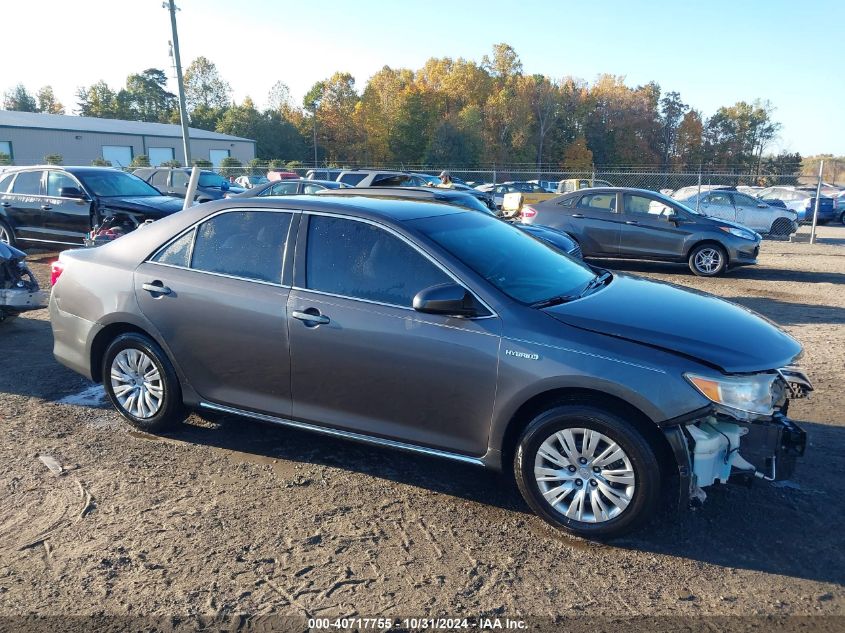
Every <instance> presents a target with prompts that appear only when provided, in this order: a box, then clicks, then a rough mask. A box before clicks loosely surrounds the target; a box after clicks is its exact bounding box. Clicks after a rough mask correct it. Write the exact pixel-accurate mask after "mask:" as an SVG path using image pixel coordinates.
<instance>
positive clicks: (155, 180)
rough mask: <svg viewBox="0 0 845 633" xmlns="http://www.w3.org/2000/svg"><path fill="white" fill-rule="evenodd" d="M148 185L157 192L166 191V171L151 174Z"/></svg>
mask: <svg viewBox="0 0 845 633" xmlns="http://www.w3.org/2000/svg"><path fill="white" fill-rule="evenodd" d="M150 184H151V185H152V186H153V187H155V188H156V189H158V190H159V191H166V190H167V170H160V171H157V172H155V173H154V174H153V177H152V178H150Z"/></svg>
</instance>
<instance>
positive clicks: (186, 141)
mask: <svg viewBox="0 0 845 633" xmlns="http://www.w3.org/2000/svg"><path fill="white" fill-rule="evenodd" d="M161 6H162V7H164V8H165V9H168V10H169V11H170V29H171V30H172V31H173V61H174V63H175V64H176V85H177V86H178V89H179V119H180V120H181V122H182V147H183V149H184V150H185V167H190V166H191V137H190V135H189V134H188V109H187V108H186V107H185V82H184V81H183V80H182V60H181V58H180V57H179V35H178V33H177V32H176V2H175V0H169V1H168V2H162V4H161Z"/></svg>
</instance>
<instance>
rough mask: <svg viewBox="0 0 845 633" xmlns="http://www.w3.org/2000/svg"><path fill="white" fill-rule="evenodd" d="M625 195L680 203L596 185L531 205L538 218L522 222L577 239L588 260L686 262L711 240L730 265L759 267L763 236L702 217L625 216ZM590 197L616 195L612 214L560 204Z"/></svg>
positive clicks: (669, 203)
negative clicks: (741, 232)
mask: <svg viewBox="0 0 845 633" xmlns="http://www.w3.org/2000/svg"><path fill="white" fill-rule="evenodd" d="M626 193H630V194H633V195H637V196H643V197H647V198H651V199H653V200H655V201H659V202H660V203H662V204H665V205H667V206H669V205H671V204H673V202H674V203H675V204H677V201H673V200H670V199H665V198H663V197H659V196H657V194H655V192H653V191H647V190H644V189H631V188H624V187H597V188H593V189H585V190H579V191H576V192H572V193H567V194H564V195H562V196H559V197H557V198H552V199H551V200H547V201H544V202H541V203H538V204H533V205H531V206H532V208H533V209H534V210H535V211H536V214H535V215H533V216H531V217H526V218H523V222H525V223H527V224H542V225H544V226H550V227H552V228H555V229H558V230H560V231H564V232H566V233H567V234H569V235H570V236H572V237H573V238H574V239H576V240H577V241H578V243H579V244H580V245H581V250H582V252H583V254H584V256H585V257H609V258H614V257H619V258H629V259H657V260H666V261H686V259H687V257H688V256H689V253H690V251H692V249H693V248H694V247H695V246H696V245H697V244H700V243H702V242H707V241H710V242H718V243H719V244H721V245H722V246H723V247H724V248H725V250H726V251H727V254H728V262H729V264H730V265H748V264H754V263H756V254H755V252H754V249H755V248H757V247H759V245H760V239H759V236H757V238H756V239H755V240H754V241H752V240H746V239H743V238H740V237H737V236H735V235H732V234H730V233H728V232H725V231H723V230H721V229H720V228H719V227H720V226H725V227H734V228H736V227H739V228H745V227H741V226H740V225H737V224H736V223H733V222H727V221H722V220H720V219H716V218H710V217H705V216H703V215H701V216H696V215H694V214H689V218H684V219H683V220H682V221H681V222H671V221H668V220H667V219H666V218H664V217H662V216H655V217H649V216H648V215H647V214H641V213H627V212H626V211H625V209H624V204H623V200H624V194H626ZM586 194H607V195H612V196H615V198H616V202H615V207H614V210H613V211H605V210H602V209H594V208H587V207H580V206H572V207H563V206H561V205H560V203H561V202H562V201H564V200H569V199H573V198H574V199H576V200H578V199H580V198H581V196H583V195H586ZM576 204H577V202H576ZM745 230H748V229H745Z"/></svg>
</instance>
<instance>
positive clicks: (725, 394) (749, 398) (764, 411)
mask: <svg viewBox="0 0 845 633" xmlns="http://www.w3.org/2000/svg"><path fill="white" fill-rule="evenodd" d="M684 378H686V379H687V380H689V381H690V383H691V384H692V386H693V387H695V388H696V389H698V391H700V392H701V394H702V395H703V396H704V397H705V398H707V399H708V400H712V401H713V402H715V403H716V404H720V405H722V406H725V407H728V408H730V409H733V410H735V411H742V412H745V413H756V414H759V415H772V413H774V412H775V407H776V406H777V403H778V400H780V395H781V392H780V390H779V389H778V388H777V382H778V376H777V374H752V375H750V376H720V377H718V378H713V377H712V376H701V375H698V374H684Z"/></svg>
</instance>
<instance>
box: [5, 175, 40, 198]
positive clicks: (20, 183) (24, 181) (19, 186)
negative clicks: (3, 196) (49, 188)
mask: <svg viewBox="0 0 845 633" xmlns="http://www.w3.org/2000/svg"><path fill="white" fill-rule="evenodd" d="M43 173H44V172H42V171H22V172H20V173H19V174H18V177H17V178H15V184H13V185H12V193H17V194H19V195H23V196H38V195H41V175H42V174H43Z"/></svg>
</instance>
